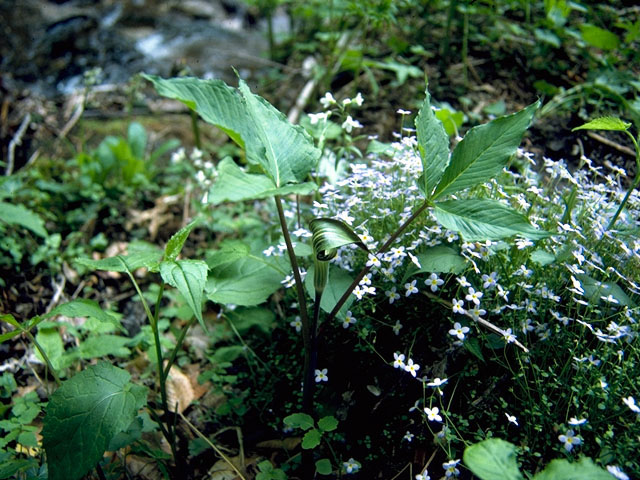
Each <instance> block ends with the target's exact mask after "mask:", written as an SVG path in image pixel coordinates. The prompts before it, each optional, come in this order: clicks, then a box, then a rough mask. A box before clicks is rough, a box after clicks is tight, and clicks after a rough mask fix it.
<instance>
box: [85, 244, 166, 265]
mask: <svg viewBox="0 0 640 480" xmlns="http://www.w3.org/2000/svg"><path fill="white" fill-rule="evenodd" d="M161 258H162V250H160V249H159V248H158V247H156V246H155V245H151V244H148V243H145V242H131V243H130V244H129V245H128V246H127V255H116V256H115V257H108V258H103V259H101V260H93V259H91V258H77V259H75V263H78V264H80V265H84V266H86V267H89V268H91V269H93V270H107V271H109V272H122V273H124V272H126V271H127V269H128V270H129V271H130V272H133V271H134V270H137V269H138V268H143V267H144V268H148V269H149V270H151V271H156V270H157V269H158V264H159V262H160V260H161ZM123 261H124V264H123V263H122V262H123Z"/></svg>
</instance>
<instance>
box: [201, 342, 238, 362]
mask: <svg viewBox="0 0 640 480" xmlns="http://www.w3.org/2000/svg"><path fill="white" fill-rule="evenodd" d="M246 354H247V350H246V349H245V348H244V346H242V345H230V346H228V347H217V348H216V351H215V352H214V353H213V355H210V356H209V357H207V358H208V359H209V361H210V362H211V363H212V364H213V365H216V366H217V365H221V364H225V363H230V362H233V361H235V360H236V359H237V358H238V357H241V356H243V355H246Z"/></svg>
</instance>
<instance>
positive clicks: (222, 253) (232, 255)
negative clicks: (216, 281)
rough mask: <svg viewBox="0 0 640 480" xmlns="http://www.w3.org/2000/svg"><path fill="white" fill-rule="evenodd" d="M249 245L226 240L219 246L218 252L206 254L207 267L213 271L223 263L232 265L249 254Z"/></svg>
mask: <svg viewBox="0 0 640 480" xmlns="http://www.w3.org/2000/svg"><path fill="white" fill-rule="evenodd" d="M250 250H251V249H250V247H249V245H247V244H246V243H244V242H242V241H240V240H227V241H225V242H223V243H222V244H221V245H220V249H219V250H210V251H209V252H207V265H209V268H210V269H211V270H213V269H214V268H216V267H219V266H220V265H224V264H225V263H232V262H235V261H236V260H238V259H240V258H244V257H247V256H249V255H250V254H251V251H250Z"/></svg>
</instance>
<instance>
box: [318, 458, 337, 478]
mask: <svg viewBox="0 0 640 480" xmlns="http://www.w3.org/2000/svg"><path fill="white" fill-rule="evenodd" d="M332 471H333V468H331V460H329V459H328V458H321V459H320V460H318V461H317V462H316V472H318V473H319V474H320V475H331V472H332Z"/></svg>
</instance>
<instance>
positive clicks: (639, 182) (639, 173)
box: [607, 130, 640, 230]
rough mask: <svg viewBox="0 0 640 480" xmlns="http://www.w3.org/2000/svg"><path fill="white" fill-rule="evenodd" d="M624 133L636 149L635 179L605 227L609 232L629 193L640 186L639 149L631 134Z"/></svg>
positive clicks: (626, 131)
mask: <svg viewBox="0 0 640 480" xmlns="http://www.w3.org/2000/svg"><path fill="white" fill-rule="evenodd" d="M624 132H625V133H626V134H627V135H629V138H631V141H632V142H633V146H634V147H635V149H636V177H635V178H634V179H633V183H632V184H631V187H630V188H629V190H628V191H627V194H626V195H625V196H624V198H623V199H622V203H621V204H620V206H619V207H618V210H617V211H616V214H615V215H614V216H613V218H612V219H611V221H610V222H609V226H608V227H607V230H611V229H612V228H613V226H614V225H615V223H616V220H618V217H619V216H620V214H621V213H622V210H623V209H624V206H625V205H626V204H627V201H628V200H629V197H630V196H631V192H633V191H634V190H635V189H636V188H638V185H640V148H638V142H637V141H636V139H635V138H633V135H631V133H630V132H629V131H628V130H625V131H624Z"/></svg>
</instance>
